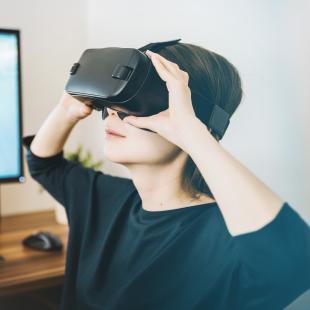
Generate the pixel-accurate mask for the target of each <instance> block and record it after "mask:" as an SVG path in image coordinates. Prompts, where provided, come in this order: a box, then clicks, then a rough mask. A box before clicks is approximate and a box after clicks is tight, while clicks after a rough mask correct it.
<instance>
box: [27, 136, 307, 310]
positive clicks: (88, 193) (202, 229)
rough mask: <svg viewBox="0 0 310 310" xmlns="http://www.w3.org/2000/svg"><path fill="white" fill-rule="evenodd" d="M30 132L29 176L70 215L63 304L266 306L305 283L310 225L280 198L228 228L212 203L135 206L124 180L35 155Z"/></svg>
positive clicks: (84, 307) (81, 309)
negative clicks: (252, 227)
mask: <svg viewBox="0 0 310 310" xmlns="http://www.w3.org/2000/svg"><path fill="white" fill-rule="evenodd" d="M34 136H35V135H30V136H26V137H24V138H23V145H24V146H25V147H26V149H27V156H26V158H27V163H28V169H29V172H30V175H31V177H32V178H33V179H34V180H36V181H37V182H38V183H40V184H41V185H42V186H43V187H44V188H45V189H46V190H47V191H48V192H49V193H50V194H51V195H52V196H53V197H54V198H55V199H56V200H57V201H58V202H60V203H61V204H62V205H63V206H64V208H65V210H66V214H67V217H68V223H69V238H68V250H67V260H66V268H65V280H64V287H63V294H62V301H61V309H62V310H71V309H72V310H73V309H74V310H99V309H104V310H110V309H111V310H158V309H161V310H174V309H176V310H192V309H194V310H205V309H211V310H213V309H215V310H217V309H225V310H227V309H229V310H231V309H238V310H240V309H264V310H266V309H272V310H275V309H283V308H284V307H285V306H287V305H288V304H290V303H291V302H293V301H294V300H295V299H296V298H297V297H298V296H300V295H301V294H302V293H303V292H305V291H306V290H307V289H309V288H310V228H309V225H308V224H307V223H306V222H305V221H304V220H303V219H302V218H301V217H300V215H299V214H298V213H297V212H296V211H295V210H294V209H293V208H291V207H290V205H289V204H288V203H287V202H285V203H284V204H283V206H282V208H281V210H280V212H279V213H278V214H277V216H276V217H275V218H274V219H273V220H272V221H271V222H270V223H268V224H267V225H265V226H264V227H262V228H260V229H258V230H256V231H253V232H249V233H245V234H242V235H238V236H231V235H230V233H229V231H228V230H227V226H226V224H225V221H224V218H223V216H222V214H221V211H220V209H219V207H218V205H217V203H216V202H213V203H204V204H200V205H193V206H188V207H184V208H179V209H171V210H163V211H147V210H144V209H143V208H142V204H141V198H140V196H139V194H138V192H137V190H136V188H135V186H134V184H133V182H132V180H131V179H128V178H122V177H118V176H113V175H109V174H106V173H104V172H102V171H99V170H94V169H91V168H85V167H83V166H82V165H81V164H79V163H76V162H73V161H70V160H67V159H65V158H64V152H63V150H62V151H61V152H59V153H58V154H55V155H53V156H49V157H39V156H36V155H34V154H33V153H32V152H31V150H30V143H31V141H32V139H33V138H34ZM250 207H251V206H249V208H250Z"/></svg>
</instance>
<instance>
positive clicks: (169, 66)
mask: <svg viewBox="0 0 310 310" xmlns="http://www.w3.org/2000/svg"><path fill="white" fill-rule="evenodd" d="M147 55H150V57H151V59H152V60H154V61H156V62H157V63H159V64H160V65H161V69H162V67H164V68H165V70H166V71H168V72H169V73H170V77H174V78H176V79H179V78H181V79H184V77H185V80H186V78H187V74H186V72H185V71H183V70H181V69H180V67H179V65H178V64H176V63H174V62H172V61H169V60H168V59H166V58H165V57H163V56H161V55H160V54H157V53H154V52H151V51H149V50H148V51H147ZM162 70H163V69H162Z"/></svg>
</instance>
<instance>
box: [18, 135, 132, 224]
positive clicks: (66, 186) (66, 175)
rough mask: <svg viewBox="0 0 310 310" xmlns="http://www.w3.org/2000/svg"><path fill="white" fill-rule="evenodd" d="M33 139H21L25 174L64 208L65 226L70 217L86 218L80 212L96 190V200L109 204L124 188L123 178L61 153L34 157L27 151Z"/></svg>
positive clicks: (29, 136) (89, 203)
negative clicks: (24, 151) (100, 198)
mask: <svg viewBox="0 0 310 310" xmlns="http://www.w3.org/2000/svg"><path fill="white" fill-rule="evenodd" d="M34 137H35V135H28V136H25V137H23V138H22V144H23V145H24V146H25V147H26V159H27V164H28V170H29V173H30V175H31V177H32V178H33V179H34V180H35V181H37V182H38V183H39V184H41V185H42V186H43V187H44V189H45V190H46V191H47V192H48V193H49V194H50V195H51V196H52V197H54V198H55V199H56V200H57V201H58V202H59V203H60V204H62V205H63V206H64V207H65V210H66V214H67V218H68V224H69V225H70V222H71V219H72V218H73V217H74V218H78V217H83V216H84V215H86V213H87V210H84V209H85V208H87V207H90V206H91V205H92V199H93V197H92V196H95V193H94V191H98V187H99V186H100V197H106V200H107V201H106V202H108V198H109V199H110V200H112V198H113V197H112V196H113V195H116V194H117V191H119V190H121V189H122V187H125V185H126V184H128V181H129V179H127V178H122V177H118V176H113V175H109V174H106V173H104V172H102V171H99V170H95V169H92V168H87V167H85V166H83V165H82V164H80V163H78V162H74V161H71V160H68V159H66V158H65V157H64V151H63V150H62V151H61V152H59V153H58V154H55V155H52V156H48V157H40V156H37V155H35V154H34V153H32V151H31V150H30V144H31V142H32V140H33V139H34ZM98 180H99V181H98ZM108 196H109V197H108ZM110 196H111V197H110ZM102 203H103V204H105V202H102ZM107 204H108V203H107Z"/></svg>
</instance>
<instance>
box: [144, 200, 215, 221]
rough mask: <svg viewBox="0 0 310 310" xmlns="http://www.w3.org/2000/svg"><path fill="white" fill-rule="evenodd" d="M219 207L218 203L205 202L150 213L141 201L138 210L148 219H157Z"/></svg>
mask: <svg viewBox="0 0 310 310" xmlns="http://www.w3.org/2000/svg"><path fill="white" fill-rule="evenodd" d="M215 206H217V203H216V202H205V203H201V204H197V205H189V206H186V207H182V208H176V209H168V210H160V211H150V210H145V209H143V208H142V203H141V200H140V201H139V203H138V210H139V212H140V213H141V214H143V215H144V216H147V217H156V216H164V215H174V214H180V213H188V212H191V211H195V210H196V211H200V210H203V209H206V208H207V209H209V208H213V207H215Z"/></svg>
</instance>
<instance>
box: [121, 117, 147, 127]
mask: <svg viewBox="0 0 310 310" xmlns="http://www.w3.org/2000/svg"><path fill="white" fill-rule="evenodd" d="M123 121H124V122H125V123H129V124H131V125H133V126H136V127H140V128H148V129H152V127H153V126H152V122H151V120H150V116H133V115H131V116H126V117H124V118H123Z"/></svg>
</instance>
